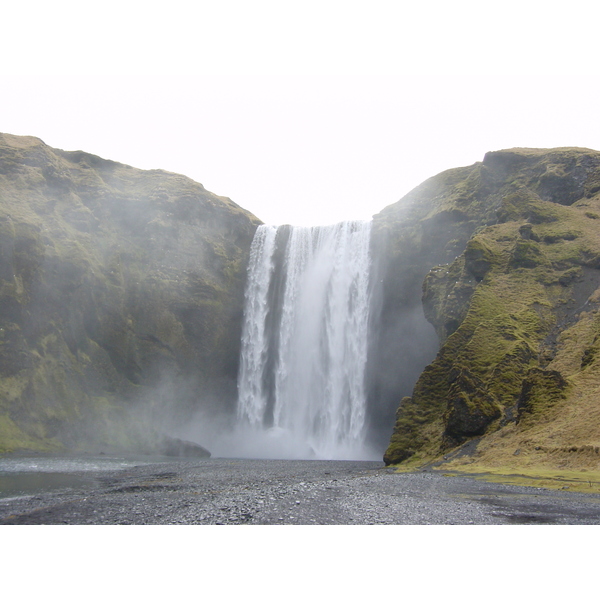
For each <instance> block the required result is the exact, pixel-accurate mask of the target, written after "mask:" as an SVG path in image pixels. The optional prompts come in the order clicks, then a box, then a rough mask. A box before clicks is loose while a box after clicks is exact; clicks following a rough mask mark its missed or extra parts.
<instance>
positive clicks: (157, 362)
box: [0, 134, 259, 451]
mask: <svg viewBox="0 0 600 600" xmlns="http://www.w3.org/2000/svg"><path fill="white" fill-rule="evenodd" d="M258 224H259V221H258V220H257V219H256V218H255V217H254V216H253V215H251V214H249V213H248V212H246V211H244V210H242V209H241V208H240V207H239V206H237V205H236V204H234V203H233V202H231V201H230V200H229V199H227V198H222V197H218V196H215V195H214V194H212V193H210V192H207V191H206V190H205V189H204V188H203V187H202V185H200V184H198V183H195V182H194V181H192V180H190V179H188V178H186V177H183V176H181V175H176V174H173V173H168V172H165V171H141V170H138V169H134V168H132V167H128V166H125V165H121V164H118V163H115V162H111V161H108V160H103V159H101V158H98V157H96V156H92V155H89V154H85V153H83V152H63V151H61V150H55V149H52V148H50V147H48V146H46V145H45V144H44V143H43V142H41V141H40V140H38V139H36V138H31V137H17V136H12V135H7V134H0V451H3V450H11V449H15V448H30V449H46V450H47V449H53V448H55V449H59V448H64V447H67V448H88V447H91V446H94V445H96V446H101V445H103V444H108V445H117V446H119V445H120V446H129V447H141V446H143V445H144V444H148V443H149V444H151V443H152V440H151V436H149V435H148V433H149V432H152V431H153V430H154V429H159V428H162V429H164V428H168V427H169V426H170V425H176V424H177V423H176V422H177V421H178V420H184V419H185V418H187V417H188V416H189V415H190V414H192V412H198V411H201V412H202V411H204V412H206V413H207V414H212V415H214V414H221V413H224V412H227V411H228V410H230V409H231V407H232V406H233V404H234V402H235V392H236V387H235V380H236V375H237V357H238V354H239V340H240V329H241V316H242V310H243V288H244V282H245V268H246V261H247V256H248V251H249V247H250V244H251V241H252V237H253V234H254V231H255V229H256V227H257V225H258Z"/></svg>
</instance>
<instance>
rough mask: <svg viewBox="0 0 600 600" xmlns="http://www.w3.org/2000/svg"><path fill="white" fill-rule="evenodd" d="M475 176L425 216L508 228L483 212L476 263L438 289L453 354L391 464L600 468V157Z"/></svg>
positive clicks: (435, 278) (441, 280) (400, 429)
mask: <svg viewBox="0 0 600 600" xmlns="http://www.w3.org/2000/svg"><path fill="white" fill-rule="evenodd" d="M465 174H466V175H467V177H466V178H464V179H463V181H462V182H459V183H453V185H451V186H450V187H449V188H448V189H446V191H445V196H444V195H442V196H441V197H440V195H439V194H438V197H437V198H435V197H434V198H431V197H425V198H423V196H421V198H420V199H419V200H420V203H421V204H422V205H427V204H429V205H431V206H433V209H432V210H433V211H435V210H437V209H436V208H435V204H436V202H440V201H441V203H442V204H445V205H446V208H445V210H446V211H448V210H449V208H448V206H450V207H451V208H452V207H454V209H455V210H462V211H463V212H464V211H465V209H464V207H465V206H467V207H470V210H471V211H473V208H472V206H473V205H482V206H484V207H485V206H487V208H488V209H493V211H494V213H495V219H493V220H491V219H490V218H489V215H490V213H489V210H486V209H485V208H483V209H482V212H481V214H482V215H485V218H484V219H481V220H480V221H479V223H477V224H476V227H474V234H473V235H472V236H471V237H470V239H469V240H468V241H467V243H466V244H465V247H464V251H463V252H462V253H461V254H460V255H459V256H458V257H457V258H456V259H455V260H454V261H452V262H450V263H449V264H446V265H438V266H435V267H434V268H433V269H432V270H431V271H430V273H429V275H428V276H427V278H426V280H425V284H424V302H425V309H426V314H427V316H428V318H429V319H430V320H431V321H432V322H433V323H434V324H435V326H436V330H437V331H438V335H439V337H440V339H441V340H442V342H443V345H442V348H441V350H440V352H439V354H438V356H437V358H436V359H435V361H434V362H433V363H432V364H431V365H430V366H429V367H428V368H427V369H426V370H425V371H424V373H423V374H422V375H421V377H420V379H419V381H418V382H417V385H416V386H415V390H414V392H413V395H412V397H411V398H406V399H404V400H403V401H402V403H401V405H400V408H399V410H398V413H397V421H396V427H395V430H394V434H393V436H392V440H391V443H390V447H389V448H388V451H387V453H386V460H387V462H390V463H400V462H403V463H404V464H405V465H412V466H420V465H424V464H427V463H429V462H431V461H435V460H437V459H439V458H440V457H441V456H442V455H445V456H446V458H447V460H446V461H444V465H443V466H444V468H460V469H471V470H478V471H481V470H489V469H500V468H502V469H511V470H513V471H514V472H525V471H531V470H539V469H546V470H548V469H550V470H552V469H567V470H568V469H570V470H574V469H575V470H581V469H598V468H599V467H600V455H599V451H600V402H599V398H598V389H599V388H598V384H599V383H600V380H599V376H600V366H599V363H598V361H597V359H596V356H597V350H598V346H599V343H600V336H598V333H599V327H600V315H599V314H598V309H599V308H600V292H598V287H599V284H600V271H599V270H598V268H599V267H600V221H599V219H598V217H599V216H600V193H599V192H600V155H599V153H596V152H593V151H587V150H581V149H558V150H554V151H540V150H523V149H518V150H513V151H505V152H500V153H492V154H491V155H488V156H486V160H484V163H483V164H480V165H475V166H474V167H473V168H472V169H471V171H470V172H467V173H465ZM475 177H477V178H479V180H480V182H482V183H479V184H477V185H474V186H472V187H471V189H470V191H469V192H468V193H467V194H464V193H463V192H461V191H460V189H461V188H462V189H464V188H465V187H468V186H467V184H466V182H467V181H468V179H469V178H470V179H471V180H473V179H474V178H475ZM467 210H469V209H467ZM421 212H423V210H422V209H421ZM467 442H469V443H468V445H466V446H464V447H463V445H464V444H465V443H467ZM461 449H462V451H461ZM467 449H468V451H467Z"/></svg>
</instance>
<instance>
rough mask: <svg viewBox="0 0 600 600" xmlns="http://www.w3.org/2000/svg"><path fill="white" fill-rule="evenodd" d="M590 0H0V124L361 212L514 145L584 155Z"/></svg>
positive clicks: (323, 208) (592, 56) (287, 205)
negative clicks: (572, 149)
mask: <svg viewBox="0 0 600 600" xmlns="http://www.w3.org/2000/svg"><path fill="white" fill-rule="evenodd" d="M594 5H595V2H592V1H577V0H575V1H573V0H571V1H570V2H568V3H566V2H565V3H553V2H537V1H534V2H528V1H527V0H519V1H518V2H510V1H503V2H498V1H496V2H488V1H486V0H479V1H478V2H461V1H452V0H446V1H445V2H428V1H424V0H411V1H404V0H396V1H378V0H369V1H360V2H352V1H351V0H347V1H345V2H337V1H327V0H320V1H318V2H312V1H310V0H302V1H286V0H279V1H277V2H266V1H261V0H247V1H245V2H240V1H237V2H233V1H227V0H213V1H211V2H207V1H197V2H180V1H178V0H171V1H168V2H166V1H165V2H152V1H151V0H149V1H146V2H128V1H127V0H119V1H118V2H112V1H108V0H105V1H103V2H93V3H92V2H83V1H81V0H79V1H78V2H65V1H60V0H58V1H53V2H48V1H45V2H35V1H34V2H27V1H25V0H23V1H21V2H4V3H3V4H2V7H1V8H0V16H1V18H2V24H3V27H2V36H1V37H0V53H1V54H0V56H2V79H1V81H2V89H1V90H0V131H3V132H5V133H13V134H17V135H34V136H36V137H39V138H41V139H42V140H44V141H45V142H46V143H47V144H49V145H50V146H53V147H57V148H62V149H65V150H85V151H87V152H91V153H93V154H97V155H100V156H102V157H104V158H110V159H112V160H117V161H119V162H123V163H126V164H130V165H132V166H134V167H139V168H143V169H151V168H162V169H167V170H169V171H174V172H178V173H183V174H185V175H187V176H189V177H191V178H193V179H195V180H196V181H199V182H201V183H202V184H204V186H205V187H206V188H207V189H209V190H210V191H212V192H214V193H216V194H219V195H222V196H228V197H230V198H231V199H232V200H234V201H235V202H237V203H238V204H240V205H241V206H243V207H244V208H246V209H248V210H250V211H251V212H253V213H254V214H255V215H256V216H258V217H259V218H260V219H262V220H263V221H265V222H268V223H272V224H281V223H284V222H285V223H292V224H311V225H312V224H315V225H316V224H326V223H332V222H336V221H341V220H345V219H369V218H370V217H371V215H373V214H374V213H376V212H378V211H379V210H381V209H382V208H384V207H385V206H387V205H388V204H391V203H393V202H395V201H397V200H399V199H400V198H401V197H402V196H403V195H404V194H406V193H407V192H408V191H410V190H411V189H412V188H413V187H415V186H416V185H418V184H419V183H421V182H422V181H424V180H425V179H426V178H428V177H430V176H432V175H435V174H436V173H438V172H440V171H442V170H445V169H448V168H452V167H457V166H464V165H469V164H472V163H474V162H476V161H479V160H482V158H483V155H484V154H485V152H487V151H488V150H499V149H501V148H510V147H515V146H529V147H555V146H583V147H588V148H593V149H596V150H600V125H599V123H600V119H599V117H598V108H599V105H600V101H599V98H598V92H599V91H600V85H599V83H598V71H599V65H598V59H599V57H600V51H599V49H598V41H597V28H598V19H597V18H596V17H597V15H596V13H595V10H596V9H595V8H594Z"/></svg>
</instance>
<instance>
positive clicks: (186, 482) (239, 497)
mask: <svg viewBox="0 0 600 600" xmlns="http://www.w3.org/2000/svg"><path fill="white" fill-rule="evenodd" d="M75 467H76V466H75ZM4 475H6V473H4ZM63 475H68V476H69V478H70V479H65V480H64V483H63V484H62V485H58V486H57V487H55V488H54V489H46V490H44V489H38V490H30V491H29V492H28V493H27V494H25V493H24V492H19V493H18V494H15V495H13V496H10V495H9V496H6V494H4V496H5V497H3V498H0V523H1V524H123V525H125V524H139V525H141V524H188V525H196V524H198V525H200V524H206V525H234V524H235V525H240V524H254V525H292V524H296V525H317V524H321V525H334V524H356V525H367V524H368V525H372V524H381V525H394V524H396V525H404V524H415V525H425V524H437V525H444V524H448V525H450V524H457V525H466V524H490V525H491V524H598V523H600V495H596V494H578V493H572V492H566V491H550V490H545V489H538V488H526V487H517V486H512V485H505V484H496V483H488V482H484V481H482V480H479V479H475V478H473V477H467V476H464V477H463V476H453V477H447V476H444V475H443V474H441V473H435V472H422V473H410V474H400V473H396V472H394V471H393V470H390V469H387V468H384V466H383V464H382V463H378V462H352V461H284V460H242V459H224V458H221V459H209V460H178V461H175V460H166V459H165V460H164V461H163V460H160V459H159V460H157V462H154V463H150V462H148V461H145V462H144V461H140V463H139V464H135V461H133V462H132V461H130V462H129V463H123V464H122V465H120V468H114V469H112V470H111V469H108V470H106V469H105V470H101V471H90V470H82V471H77V470H73V471H70V472H69V473H63ZM1 477H2V475H0V479H1ZM74 482H77V483H76V485H73V483H74Z"/></svg>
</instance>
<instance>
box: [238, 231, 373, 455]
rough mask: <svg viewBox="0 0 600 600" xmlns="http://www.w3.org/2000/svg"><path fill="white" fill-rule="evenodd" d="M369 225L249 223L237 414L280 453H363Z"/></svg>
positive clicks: (364, 451)
mask: <svg viewBox="0 0 600 600" xmlns="http://www.w3.org/2000/svg"><path fill="white" fill-rule="evenodd" d="M370 231H371V224H370V222H344V223H339V224H337V225H331V226H324V227H291V226H287V225H286V226H281V227H273V226H269V225H262V226H260V227H259V228H258V230H257V231H256V234H255V237H254V241H253V243H252V248H251V251H250V262H249V267H248V280H247V285H246V296H245V309H244V325H243V333H242V350H241V361H240V371H239V377H238V392H239V396H238V423H239V424H240V426H241V427H245V428H246V429H247V430H251V431H252V432H253V434H254V436H255V437H254V439H259V438H261V437H262V439H263V441H268V440H271V441H272V442H273V443H274V444H275V443H276V445H277V452H279V453H281V458H284V457H285V458H290V457H297V458H309V457H314V458H366V457H367V456H366V453H367V450H366V449H365V447H364V444H365V423H366V414H365V413H366V411H365V401H366V398H365V385H364V373H365V366H366V362H367V326H368V320H369V272H370V268H369V267H370V256H369V242H370ZM259 445H260V444H259Z"/></svg>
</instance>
